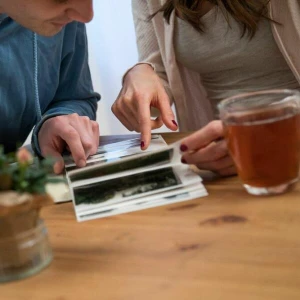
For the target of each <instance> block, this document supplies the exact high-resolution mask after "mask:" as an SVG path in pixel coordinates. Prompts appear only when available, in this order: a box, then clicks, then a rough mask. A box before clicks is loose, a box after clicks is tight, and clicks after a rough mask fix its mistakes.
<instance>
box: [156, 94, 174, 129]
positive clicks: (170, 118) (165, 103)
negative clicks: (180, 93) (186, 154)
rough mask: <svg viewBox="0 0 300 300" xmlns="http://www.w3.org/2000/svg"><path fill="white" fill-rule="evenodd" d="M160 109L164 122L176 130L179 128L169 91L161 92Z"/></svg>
mask: <svg viewBox="0 0 300 300" xmlns="http://www.w3.org/2000/svg"><path fill="white" fill-rule="evenodd" d="M159 97H160V99H159V102H158V103H159V107H158V108H159V110H160V113H161V118H162V121H163V122H164V124H165V125H166V126H167V127H168V128H169V129H171V130H173V131H175V130H177V129H178V125H177V122H176V121H175V116H174V113H173V111H172V108H171V105H170V100H169V97H168V95H167V93H166V92H165V91H164V90H163V91H162V92H161V93H160V94H159Z"/></svg>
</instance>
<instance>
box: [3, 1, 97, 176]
mask: <svg viewBox="0 0 300 300" xmlns="http://www.w3.org/2000/svg"><path fill="white" fill-rule="evenodd" d="M92 18H93V1H92V0H30V1H28V0H9V1H7V0H0V144H2V145H3V146H4V149H5V151H6V152H10V151H13V150H15V149H16V147H17V146H18V145H21V144H22V143H23V142H24V141H25V140H26V138H27V136H28V134H29V133H30V131H31V130H32V128H33V127H34V126H35V127H34V130H33V136H32V145H33V148H34V150H35V152H36V153H37V154H38V155H40V156H53V157H56V158H57V161H56V163H55V164H54V171H55V172H56V173H60V172H62V170H63V167H64V164H63V160H62V157H61V153H62V152H63V151H64V150H65V149H68V150H70V152H71V154H72V156H73V158H74V161H75V162H76V164H77V165H78V166H84V165H85V164H86V158H87V157H88V156H89V155H91V154H94V153H95V152H96V150H97V147H98V144H99V126H98V124H97V122H96V121H94V120H95V119H96V110H97V101H98V100H99V99H100V96H99V94H97V93H95V92H94V90H93V86H92V81H91V75H90V70H89V66H88V49H87V48H88V47H87V36H86V28H85V25H84V23H86V22H89V21H90V20H91V19H92Z"/></svg>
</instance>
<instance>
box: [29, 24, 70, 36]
mask: <svg viewBox="0 0 300 300" xmlns="http://www.w3.org/2000/svg"><path fill="white" fill-rule="evenodd" d="M64 27H65V26H62V25H55V24H51V25H49V26H47V27H46V26H45V27H43V28H38V29H35V30H34V31H35V32H36V33H37V34H39V35H42V36H45V37H51V36H54V35H56V34H58V33H59V32H60V31H62V29H63V28H64Z"/></svg>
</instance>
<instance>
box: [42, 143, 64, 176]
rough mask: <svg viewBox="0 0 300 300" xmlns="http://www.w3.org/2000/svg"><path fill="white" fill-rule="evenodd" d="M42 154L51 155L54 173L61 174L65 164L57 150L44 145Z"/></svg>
mask: <svg viewBox="0 0 300 300" xmlns="http://www.w3.org/2000/svg"><path fill="white" fill-rule="evenodd" d="M43 156H44V157H51V158H53V159H54V160H55V163H54V165H53V171H54V173H55V174H61V173H62V172H63V170H64V166H65V164H64V160H63V158H62V156H61V154H60V153H59V152H58V151H57V150H55V149H54V148H51V147H48V146H47V147H44V149H43Z"/></svg>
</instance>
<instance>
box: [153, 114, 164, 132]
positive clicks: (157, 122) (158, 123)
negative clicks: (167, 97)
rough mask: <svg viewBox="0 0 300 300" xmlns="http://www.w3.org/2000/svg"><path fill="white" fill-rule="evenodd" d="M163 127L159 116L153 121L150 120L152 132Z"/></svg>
mask: <svg viewBox="0 0 300 300" xmlns="http://www.w3.org/2000/svg"><path fill="white" fill-rule="evenodd" d="M163 125H164V123H163V121H162V118H161V116H159V117H157V118H156V119H155V120H151V129H152V130H154V129H158V128H160V127H161V126H163Z"/></svg>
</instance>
